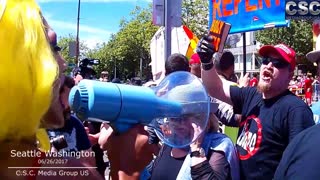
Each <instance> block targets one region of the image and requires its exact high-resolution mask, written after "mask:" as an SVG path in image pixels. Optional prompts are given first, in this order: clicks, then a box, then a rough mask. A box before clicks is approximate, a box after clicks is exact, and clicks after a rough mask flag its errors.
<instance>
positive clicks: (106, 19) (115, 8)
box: [37, 0, 152, 48]
mask: <svg viewBox="0 0 320 180" xmlns="http://www.w3.org/2000/svg"><path fill="white" fill-rule="evenodd" d="M37 2H38V3H39V5H40V7H41V10H42V13H43V14H44V16H45V17H46V19H47V20H48V22H49V24H50V26H52V27H53V28H54V30H55V31H56V32H57V34H58V36H59V37H60V36H67V35H68V34H73V35H76V29H77V8H78V0H37ZM151 2H152V0H81V10H80V28H79V29H80V33H79V37H80V40H83V41H85V42H86V43H87V45H88V46H89V47H91V48H92V47H94V46H95V44H96V43H101V42H106V41H108V39H109V37H110V34H111V33H116V32H118V30H119V23H120V20H121V19H122V18H126V17H128V18H129V14H130V12H131V11H132V10H133V9H134V7H135V6H140V7H147V6H148V4H149V3H151Z"/></svg>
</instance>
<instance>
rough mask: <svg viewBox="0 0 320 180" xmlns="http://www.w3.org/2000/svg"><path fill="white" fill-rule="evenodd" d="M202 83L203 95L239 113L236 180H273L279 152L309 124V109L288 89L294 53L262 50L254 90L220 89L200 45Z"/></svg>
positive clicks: (206, 49) (208, 44) (206, 42)
mask: <svg viewBox="0 0 320 180" xmlns="http://www.w3.org/2000/svg"><path fill="white" fill-rule="evenodd" d="M197 53H198V54H199V56H200V59H201V67H202V74H201V77H202V80H203V83H204V85H205V86H206V88H207V90H208V93H209V94H210V95H211V96H213V97H216V98H218V99H220V100H222V101H225V102H227V103H229V104H231V105H233V108H234V113H236V114H242V118H241V120H240V122H238V124H239V135H238V139H237V150H238V152H239V158H240V173H241V177H240V179H268V180H269V179H273V176H274V173H275V171H276V168H277V166H278V164H279V162H280V160H281V157H282V154H283V151H284V150H285V148H286V147H287V145H288V144H289V142H290V141H291V140H292V139H293V137H295V136H296V135H297V134H298V133H300V132H301V131H302V130H304V129H306V128H308V127H310V126H312V125H314V121H313V114H312V112H311V110H310V108H309V107H308V106H307V105H306V104H305V103H304V102H303V101H302V100H301V99H300V98H298V97H297V96H295V95H294V94H292V93H291V92H290V91H289V90H288V84H289V81H290V80H291V78H292V76H293V71H294V68H295V64H296V62H295V51H294V50H293V49H291V48H290V47H288V46H287V45H285V44H278V45H275V46H271V45H268V46H263V47H262V48H261V49H260V50H259V54H260V55H261V56H262V65H261V69H260V80H259V83H258V86H257V87H245V88H239V87H236V86H230V85H227V84H223V83H222V81H221V80H220V78H218V74H217V72H216V70H215V68H213V64H214V62H213V61H215V60H214V59H213V58H212V56H213V54H214V53H215V52H214V48H213V45H212V40H211V39H210V38H208V37H204V38H202V39H201V40H200V41H199V44H198V47H197Z"/></svg>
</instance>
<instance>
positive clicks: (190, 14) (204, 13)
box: [182, 0, 209, 37]
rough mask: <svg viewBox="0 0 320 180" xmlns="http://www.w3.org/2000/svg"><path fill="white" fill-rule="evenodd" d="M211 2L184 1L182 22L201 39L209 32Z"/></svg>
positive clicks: (203, 0)
mask: <svg viewBox="0 0 320 180" xmlns="http://www.w3.org/2000/svg"><path fill="white" fill-rule="evenodd" d="M208 6H209V1H207V0H183V1H182V22H183V24H184V25H186V26H188V27H189V28H190V29H191V30H192V32H193V33H195V34H196V35H197V37H201V36H202V35H203V34H205V33H207V31H208V29H209V28H208V17H209V8H208Z"/></svg>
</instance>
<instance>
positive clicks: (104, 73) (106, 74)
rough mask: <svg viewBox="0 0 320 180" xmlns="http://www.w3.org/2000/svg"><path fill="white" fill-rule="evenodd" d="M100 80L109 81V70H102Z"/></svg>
mask: <svg viewBox="0 0 320 180" xmlns="http://www.w3.org/2000/svg"><path fill="white" fill-rule="evenodd" d="M99 81H102V82H108V81H109V72H108V71H102V72H101V74H100V78H99Z"/></svg>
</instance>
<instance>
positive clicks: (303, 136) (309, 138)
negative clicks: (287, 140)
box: [293, 124, 320, 144]
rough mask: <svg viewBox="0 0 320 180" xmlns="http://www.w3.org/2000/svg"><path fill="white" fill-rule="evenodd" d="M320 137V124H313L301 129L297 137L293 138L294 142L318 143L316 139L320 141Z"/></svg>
mask: <svg viewBox="0 0 320 180" xmlns="http://www.w3.org/2000/svg"><path fill="white" fill-rule="evenodd" d="M319 137H320V124H317V125H313V126H311V127H309V128H307V129H305V130H303V131H301V132H300V133H299V134H298V135H297V136H296V137H294V139H293V143H303V144H305V143H310V142H312V144H316V142H315V141H317V142H318V141H319Z"/></svg>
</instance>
